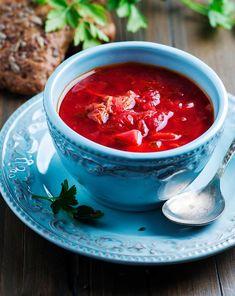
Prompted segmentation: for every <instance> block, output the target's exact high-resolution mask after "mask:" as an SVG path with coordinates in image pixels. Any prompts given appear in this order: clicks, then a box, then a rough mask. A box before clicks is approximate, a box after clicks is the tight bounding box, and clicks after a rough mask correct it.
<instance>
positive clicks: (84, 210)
mask: <svg viewBox="0 0 235 296" xmlns="http://www.w3.org/2000/svg"><path fill="white" fill-rule="evenodd" d="M76 193H77V189H76V187H75V185H73V186H71V187H70V188H69V184H68V181H67V180H64V182H63V183H61V192H60V194H59V196H58V197H50V196H39V195H32V198H34V199H44V200H47V201H49V202H51V209H52V211H53V213H54V214H55V215H56V214H58V213H59V212H60V211H62V210H63V211H65V212H67V213H68V214H70V215H71V216H72V217H73V218H74V219H76V220H78V221H84V222H85V221H88V220H93V219H98V218H101V217H102V216H103V215H104V214H103V213H102V212H101V211H99V210H94V209H93V208H92V207H90V206H87V205H81V206H78V201H77V200H76Z"/></svg>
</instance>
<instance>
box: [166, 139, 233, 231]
mask: <svg viewBox="0 0 235 296" xmlns="http://www.w3.org/2000/svg"><path fill="white" fill-rule="evenodd" d="M234 153H235V139H234V140H233V141H232V144H231V145H230V147H229V149H228V151H227V153H226V155H225V156H224V159H223V162H222V164H221V166H220V167H219V169H218V170H217V172H216V173H215V175H214V177H213V179H212V180H211V181H210V182H209V183H208V184H207V185H206V186H204V187H203V188H201V189H197V190H191V191H188V192H183V193H181V194H178V195H176V196H174V197H172V198H170V199H169V200H168V201H167V202H165V204H164V205H163V207H162V212H163V214H164V215H165V217H166V218H168V219H169V220H171V221H172V222H175V223H178V224H183V225H188V226H203V225H207V224H209V223H211V222H213V221H215V220H216V219H217V218H219V217H220V216H221V214H222V213H223V211H224V208H225V200H224V197H223V194H222V192H221V186H220V181H221V178H222V176H223V174H224V172H225V169H226V167H227V165H228V163H229V161H230V160H231V158H232V156H233V155H234Z"/></svg>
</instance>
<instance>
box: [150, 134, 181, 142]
mask: <svg viewBox="0 0 235 296" xmlns="http://www.w3.org/2000/svg"><path fill="white" fill-rule="evenodd" d="M180 137H181V135H177V134H175V133H170V132H165V133H164V132H157V133H155V134H153V135H151V139H152V140H155V141H157V140H162V141H163V140H166V141H169V140H171V141H172V140H178V139H179V138H180Z"/></svg>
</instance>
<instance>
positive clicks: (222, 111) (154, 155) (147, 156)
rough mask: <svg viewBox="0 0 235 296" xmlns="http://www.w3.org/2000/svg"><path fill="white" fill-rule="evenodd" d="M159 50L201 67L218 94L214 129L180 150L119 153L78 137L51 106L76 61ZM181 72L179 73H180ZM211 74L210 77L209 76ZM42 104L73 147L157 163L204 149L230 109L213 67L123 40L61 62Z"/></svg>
mask: <svg viewBox="0 0 235 296" xmlns="http://www.w3.org/2000/svg"><path fill="white" fill-rule="evenodd" d="M113 48H115V49H118V48H120V49H123V48H125V49H128V48H129V49H130V50H131V49H137V48H138V49H141V48H142V49H147V48H148V49H153V50H154V49H156V50H159V49H160V50H162V51H167V52H168V53H170V54H173V55H175V56H177V57H178V58H181V59H182V60H187V61H190V62H191V63H193V65H194V66H195V67H197V68H199V69H200V70H201V71H202V72H206V73H207V76H208V77H209V79H210V80H211V81H212V83H213V84H214V85H215V89H216V91H217V92H218V93H219V96H218V97H219V106H220V108H219V110H218V114H217V116H216V119H215V121H214V122H213V124H212V125H211V127H210V128H209V129H208V130H207V131H206V132H204V133H203V134H202V135H201V136H199V137H198V138H196V139H195V140H193V141H191V142H189V143H187V144H185V145H183V146H180V147H178V148H174V149H170V150H164V151H159V152H158V151H157V152H129V151H123V150H118V149H114V148H110V147H107V146H104V145H101V144H98V143H96V142H93V141H92V140H89V139H87V138H85V137H84V136H82V135H79V134H78V133H77V132H75V131H74V130H72V129H71V128H70V127H69V126H68V125H66V123H65V122H64V121H63V120H62V119H61V118H60V116H59V114H58V112H57V111H56V108H55V106H54V105H53V103H52V96H53V88H54V87H55V86H56V84H57V83H58V81H59V79H60V78H61V77H62V75H63V73H64V71H66V69H68V68H69V67H71V66H72V65H73V64H74V63H76V62H77V60H82V59H83V58H86V57H88V56H92V55H96V54H98V53H102V51H105V50H109V49H113ZM178 73H180V71H178ZM208 74H209V75H208ZM43 105H44V110H45V112H46V115H47V118H48V120H49V121H50V122H51V123H52V124H53V125H54V127H55V128H56V129H57V130H58V131H59V132H60V134H62V135H63V136H64V137H65V138H66V139H68V140H70V141H71V142H72V143H73V144H75V145H77V146H79V147H80V148H81V149H83V147H84V148H85V149H86V150H89V151H95V152H96V153H99V154H101V155H102V154H103V155H109V156H110V157H115V158H124V159H133V160H154V159H162V158H169V157H176V156H180V155H182V154H186V153H190V152H192V151H193V150H195V149H197V148H199V147H200V146H203V145H204V144H206V143H207V142H209V141H210V140H211V139H212V138H213V137H214V136H215V135H216V134H217V133H218V132H219V131H220V129H221V128H222V127H223V124H224V121H225V118H226V114H227V110H228V96H227V92H226V90H225V87H224V85H223V83H222V81H221V80H220V78H219V77H218V75H217V74H216V73H215V71H214V70H213V69H212V68H210V67H209V66H208V65H207V64H206V63H204V62H203V61H201V60H200V59H199V58H197V57H195V56H193V55H191V54H189V53H187V52H185V51H183V50H180V49H177V48H174V47H171V46H168V45H163V44H159V43H153V42H147V41H123V42H113V43H108V44H103V45H99V46H96V47H94V48H90V49H86V50H84V51H81V52H79V53H76V54H75V55H73V56H71V57H69V58H68V59H66V60H65V61H64V62H63V63H61V64H60V65H59V66H58V67H57V68H56V69H55V71H54V72H53V73H52V75H51V76H50V78H49V79H48V81H47V83H46V86H45V90H44V94H43Z"/></svg>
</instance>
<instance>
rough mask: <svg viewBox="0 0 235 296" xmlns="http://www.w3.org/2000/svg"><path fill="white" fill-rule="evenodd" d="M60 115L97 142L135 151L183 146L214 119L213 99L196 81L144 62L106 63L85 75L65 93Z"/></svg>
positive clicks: (70, 124)
mask: <svg viewBox="0 0 235 296" xmlns="http://www.w3.org/2000/svg"><path fill="white" fill-rule="evenodd" d="M59 116H60V117H61V118H62V120H63V121H64V122H65V123H66V124H67V125H68V126H69V127H70V128H72V129H73V130H74V131H76V132H77V133H78V134H80V135H82V136H84V137H86V138H88V139H90V140H92V141H94V142H96V143H99V144H102V145H104V146H107V147H112V148H115V149H120V150H125V151H132V152H156V151H163V150H168V149H173V148H177V147H180V146H182V145H185V144H187V143H189V142H191V141H193V140H194V139H196V138H198V137H199V136H200V135H202V134H203V133H204V132H205V131H206V130H207V129H208V128H209V127H210V126H211V125H212V123H213V121H214V113H213V107H212V104H211V102H210V100H209V98H208V97H207V95H206V94H205V93H204V92H203V91H202V90H201V89H200V88H199V87H198V86H197V85H196V84H195V83H194V82H193V81H192V80H190V79H188V78H187V77H185V76H183V75H181V74H179V73H176V72H173V71H171V70H168V69H165V68H162V67H157V66H150V65H145V64H140V63H124V64H115V65H112V66H106V67H101V68H97V69H94V70H92V71H90V72H88V73H85V74H84V75H82V76H80V77H79V78H78V79H77V80H76V82H75V85H74V86H73V87H72V88H71V89H70V90H69V91H68V92H67V93H66V94H65V96H64V98H63V100H62V103H61V105H60V108H59Z"/></svg>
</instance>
